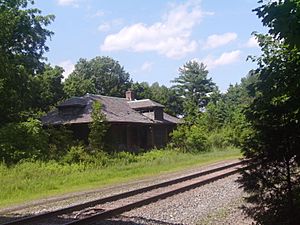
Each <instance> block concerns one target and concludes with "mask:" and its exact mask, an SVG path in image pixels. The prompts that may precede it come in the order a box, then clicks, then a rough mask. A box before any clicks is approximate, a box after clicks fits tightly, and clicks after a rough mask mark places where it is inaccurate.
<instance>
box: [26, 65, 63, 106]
mask: <svg viewBox="0 0 300 225" xmlns="http://www.w3.org/2000/svg"><path fill="white" fill-rule="evenodd" d="M62 74H63V69H62V68H61V67H58V66H56V67H54V68H52V67H51V66H50V65H46V66H45V69H44V71H43V72H42V73H41V74H37V75H36V76H35V77H33V82H32V87H31V89H32V90H33V93H34V96H33V102H32V107H33V108H35V109H37V110H41V111H43V112H48V111H49V110H50V107H51V106H55V105H56V104H57V103H58V102H59V101H61V100H62V99H63V98H64V95H65V94H64V90H63V84H62V79H63V75H62Z"/></svg>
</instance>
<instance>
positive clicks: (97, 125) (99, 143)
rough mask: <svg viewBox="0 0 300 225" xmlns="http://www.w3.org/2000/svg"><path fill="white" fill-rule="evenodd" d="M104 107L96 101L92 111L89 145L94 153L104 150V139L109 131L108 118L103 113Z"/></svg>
mask: <svg viewBox="0 0 300 225" xmlns="http://www.w3.org/2000/svg"><path fill="white" fill-rule="evenodd" d="M101 109H102V106H101V103H100V102H99V101H94V103H93V109H92V119H93V121H92V123H90V125H89V128H90V133H89V144H90V147H91V150H92V151H99V150H100V151H103V150H104V138H105V135H106V132H107V129H108V127H107V126H108V124H107V123H106V117H105V115H104V114H103V113H102V112H101Z"/></svg>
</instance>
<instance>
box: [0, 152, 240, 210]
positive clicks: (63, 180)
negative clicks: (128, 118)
mask: <svg viewBox="0 0 300 225" xmlns="http://www.w3.org/2000/svg"><path fill="white" fill-rule="evenodd" d="M240 156H241V154H240V151H239V150H238V149H234V148H233V149H228V150H223V151H220V150H212V151H211V152H204V153H184V152H180V151H176V150H168V149H164V150H152V151H150V152H144V153H139V154H134V153H129V152H119V153H114V154H105V153H103V154H99V155H98V157H96V158H95V159H93V160H91V161H84V162H81V161H80V160H79V161H78V162H77V163H68V161H66V160H65V161H61V162H57V161H48V162H41V161H26V162H20V163H18V164H16V165H13V166H6V165H4V164H0V180H1V183H0V190H1V192H0V207H5V206H8V205H12V204H16V203H22V202H27V201H29V200H34V199H39V198H43V197H49V196H54V195H61V194H65V193H68V192H74V191H80V190H86V189H94V188H99V187H102V186H105V185H112V184H116V183H121V182H126V181H130V180H134V179H138V178H142V177H146V176H151V175H158V174H162V173H166V172H171V171H176V170H180V169H183V168H189V167H193V166H199V165H205V164H209V163H212V162H216V161H220V160H224V159H232V158H238V157H240Z"/></svg>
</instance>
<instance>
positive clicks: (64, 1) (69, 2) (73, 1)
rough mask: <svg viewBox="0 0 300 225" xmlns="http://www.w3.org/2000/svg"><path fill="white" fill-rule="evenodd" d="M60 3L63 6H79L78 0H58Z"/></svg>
mask: <svg viewBox="0 0 300 225" xmlns="http://www.w3.org/2000/svg"><path fill="white" fill-rule="evenodd" d="M57 2H58V4H59V5H62V6H74V7H78V6H79V5H78V4H77V0H58V1H57Z"/></svg>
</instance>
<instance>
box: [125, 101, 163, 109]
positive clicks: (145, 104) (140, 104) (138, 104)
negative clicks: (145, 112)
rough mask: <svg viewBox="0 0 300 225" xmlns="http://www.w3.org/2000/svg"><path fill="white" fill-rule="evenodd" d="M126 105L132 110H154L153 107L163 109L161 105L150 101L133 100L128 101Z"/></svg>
mask: <svg viewBox="0 0 300 225" xmlns="http://www.w3.org/2000/svg"><path fill="white" fill-rule="evenodd" d="M128 104H129V105H130V107H131V108H133V109H145V108H155V107H159V108H164V106H163V105H161V104H159V103H157V102H155V101H152V100H150V99H142V100H133V101H129V102H128Z"/></svg>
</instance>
